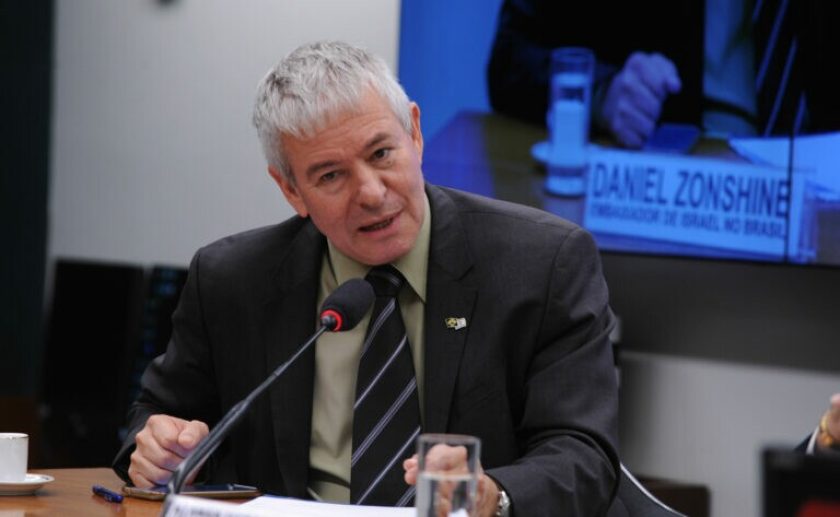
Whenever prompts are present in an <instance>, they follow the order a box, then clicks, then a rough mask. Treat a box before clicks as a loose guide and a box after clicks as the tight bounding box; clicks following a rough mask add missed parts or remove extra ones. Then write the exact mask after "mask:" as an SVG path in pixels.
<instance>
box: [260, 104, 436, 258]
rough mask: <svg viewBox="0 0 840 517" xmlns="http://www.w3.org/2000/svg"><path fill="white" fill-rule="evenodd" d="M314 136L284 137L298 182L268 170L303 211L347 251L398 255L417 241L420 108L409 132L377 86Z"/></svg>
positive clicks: (421, 203)
mask: <svg viewBox="0 0 840 517" xmlns="http://www.w3.org/2000/svg"><path fill="white" fill-rule="evenodd" d="M359 108H360V109H359V111H358V113H345V114H341V115H339V116H338V117H336V118H335V120H334V121H332V122H331V123H330V124H329V125H328V126H327V127H326V128H325V129H322V130H320V131H318V132H317V133H316V134H315V135H314V136H312V137H311V138H305V139H299V138H294V137H291V136H288V135H284V136H283V137H282V139H283V140H282V142H283V146H284V149H285V150H286V156H287V159H288V163H289V166H290V167H291V171H292V175H293V177H294V180H295V181H294V183H292V182H290V181H288V180H286V178H285V177H284V176H283V175H282V174H281V173H280V172H279V171H277V170H274V168H272V167H269V173H270V174H271V176H272V177H273V178H274V180H275V181H276V182H277V184H278V185H280V188H281V189H282V190H283V194H284V195H285V196H286V199H287V200H288V201H289V203H290V204H291V205H292V206H293V207H294V209H295V210H296V211H297V213H298V214H299V215H300V216H301V217H307V216H308V217H311V218H312V222H313V223H314V224H315V226H316V227H317V228H318V229H319V230H320V231H321V233H323V234H324V235H326V236H327V238H328V239H329V240H330V242H332V243H333V245H334V246H335V247H336V248H338V249H339V250H340V251H341V252H342V253H344V254H345V255H347V256H349V257H351V258H353V259H355V260H356V261H358V262H361V263H363V264H367V265H379V264H386V263H389V262H393V261H394V260H396V259H398V258H400V257H402V256H403V255H405V254H406V253H408V252H409V250H411V248H412V247H413V246H414V241H415V240H416V239H417V234H418V232H419V231H420V225H421V224H422V223H423V217H424V211H425V199H424V194H423V174H422V172H421V170H420V163H421V161H422V154H423V137H422V135H421V134H420V109H419V108H418V107H417V105H416V104H412V106H411V118H412V132H411V134H410V135H409V134H407V133H406V131H405V129H404V128H403V126H402V124H400V122H399V121H398V120H397V117H396V116H395V115H394V113H393V112H392V111H391V109H390V107H389V106H388V104H387V103H386V102H385V101H384V100H382V98H381V97H380V96H379V95H378V94H376V93H373V92H372V91H369V92H368V94H367V95H366V96H365V97H363V99H362V102H361V103H360V105H359Z"/></svg>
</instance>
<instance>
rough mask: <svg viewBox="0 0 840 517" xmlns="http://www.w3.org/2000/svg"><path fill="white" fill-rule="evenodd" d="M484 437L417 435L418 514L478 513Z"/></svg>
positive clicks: (423, 516)
mask: <svg viewBox="0 0 840 517" xmlns="http://www.w3.org/2000/svg"><path fill="white" fill-rule="evenodd" d="M480 456H481V440H480V439H478V438H476V437H475V436H467V435H457V434H422V435H420V436H419V437H418V438H417V462H418V476H417V495H416V499H415V500H416V506H417V515H418V517H449V516H457V517H467V516H471V515H475V510H476V490H477V487H478V477H479V465H480V462H479V459H480Z"/></svg>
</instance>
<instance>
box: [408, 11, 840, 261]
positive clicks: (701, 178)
mask: <svg viewBox="0 0 840 517" xmlns="http://www.w3.org/2000/svg"><path fill="white" fill-rule="evenodd" d="M500 6H501V10H500V12H499V16H498V19H497V20H496V21H495V23H496V25H495V26H494V32H493V34H492V37H491V39H490V42H489V48H488V51H487V55H486V56H485V59H486V62H487V76H486V83H482V84H481V87H484V86H486V88H487V91H488V94H489V102H490V107H491V108H492V113H487V112H484V113H481V112H479V111H472V112H469V111H467V112H465V111H464V110H463V108H460V107H458V106H454V107H453V109H454V110H455V112H456V113H457V114H456V115H455V116H453V117H452V118H450V119H448V120H447V121H446V122H445V124H444V125H443V127H442V129H441V130H440V131H439V132H438V133H436V134H434V135H433V136H432V137H431V138H430V139H429V142H428V145H427V149H426V156H425V159H424V164H423V165H424V172H425V173H426V176H427V179H429V180H430V181H431V182H433V183H439V184H443V185H448V186H453V187H458V188H462V189H465V190H470V191H474V192H477V193H481V194H485V195H490V196H493V197H497V198H501V199H506V200H510V201H515V202H520V203H524V204H531V205H534V206H537V207H539V208H543V209H546V210H548V211H551V212H554V213H557V214H558V215H561V216H563V217H566V218H568V219H571V220H573V221H575V222H578V223H580V224H582V225H583V226H584V227H586V228H587V229H589V230H590V231H591V232H592V233H593V235H594V236H595V238H596V241H597V242H598V244H599V246H600V248H601V249H602V250H605V251H619V252H631V253H649V254H658V255H677V256H691V257H712V258H725V259H743V260H758V261H767V262H775V263H796V264H820V265H840V100H838V97H840V96H838V95H836V92H837V91H840V82H838V79H836V78H835V74H832V73H831V71H832V70H833V63H834V62H835V61H836V59H835V58H834V57H835V54H837V52H838V51H837V49H840V35H838V34H839V33H840V31H837V30H835V29H834V28H832V27H831V24H832V21H833V20H837V19H840V5H838V4H836V3H834V4H832V3H831V2H826V1H824V0H808V1H806V2H772V1H765V2H746V1H745V2H734V3H733V2H722V1H717V0H708V1H706V2H702V1H698V0H681V1H655V0H648V1H645V2H624V3H610V4H609V6H608V9H607V8H604V6H602V5H601V4H600V3H598V2H586V3H575V4H569V3H561V2H553V3H552V2H537V1H524V0H520V1H516V2H514V1H503V2H500ZM652 11H656V12H659V13H660V15H658V16H650V15H649V13H650V12H652ZM663 19H667V20H668V23H662V22H661V20H663ZM427 29H428V27H427ZM480 31H481V29H477V28H475V27H471V26H463V27H460V29H459V41H461V40H462V41H463V42H466V41H469V40H470V38H471V35H473V33H477V34H480ZM411 35H412V33H410V32H408V33H406V35H404V36H403V40H402V42H401V44H402V45H403V47H405V48H409V47H410V46H411V45H412V41H411V39H410V38H411ZM561 47H577V48H584V49H587V50H588V51H589V52H590V54H591V59H592V61H591V63H589V64H587V63H586V62H585V60H584V61H583V64H581V58H577V59H578V62H577V63H572V64H568V63H563V62H561V61H560V59H559V56H558V53H557V52H556V50H557V49H558V48H561ZM450 48H451V50H452V56H449V55H445V53H442V52H439V53H438V55H436V57H435V59H434V60H433V59H430V58H429V57H428V56H426V55H422V54H420V53H418V52H417V50H416V49H415V50H414V51H411V50H410V48H409V50H405V49H402V51H401V62H400V67H401V68H400V70H401V72H402V71H406V74H405V76H406V77H405V79H406V81H405V83H406V88H407V90H408V93H409V95H410V96H412V89H413V88H414V87H415V85H416V84H418V83H419V81H421V80H426V81H430V82H434V85H432V91H434V92H437V93H438V95H428V96H427V97H426V98H421V99H418V100H419V101H420V102H421V108H424V104H423V103H425V104H426V105H428V104H429V103H431V104H432V106H434V105H435V104H436V103H437V102H447V99H450V98H452V97H453V96H452V95H450V94H448V91H449V90H450V89H453V88H459V87H461V85H453V84H450V83H449V82H446V81H439V80H438V79H437V78H436V76H435V75H434V74H429V73H426V74H424V75H425V76H426V78H425V79H422V78H420V77H419V76H418V73H417V72H411V70H413V69H414V67H415V66H417V67H422V66H423V64H424V63H428V62H433V63H436V64H435V66H434V68H435V69H440V70H447V69H449V68H451V67H449V66H447V65H446V64H445V63H446V61H447V60H448V59H459V58H460V57H459V52H462V49H461V46H460V45H459V44H458V43H457V42H451V43H450ZM418 55H419V57H415V56H418ZM412 59H414V60H413V61H412ZM437 59H439V60H440V62H441V63H438V62H437V61H436V60H437ZM461 59H462V58H461ZM424 60H425V61H424ZM464 66H467V65H464ZM421 69H422V68H421ZM401 75H402V74H401ZM581 77H584V79H581V80H578V79H580V78H581ZM401 79H402V77H401ZM482 79H484V78H482ZM573 79H574V80H573ZM586 84H588V85H589V86H588V87H587V86H581V85H586ZM463 87H464V88H466V86H463ZM420 91H421V92H422V85H421V88H420ZM438 98H440V100H439V99H438ZM576 102H577V103H578V104H580V105H581V106H584V109H581V108H579V107H577V106H576ZM437 111H439V110H438V109H436V108H434V107H433V108H432V109H431V112H432V113H435V112H437ZM581 124H583V127H584V128H585V129H584V130H580V129H579V126H580V125H581ZM575 182H577V183H575Z"/></svg>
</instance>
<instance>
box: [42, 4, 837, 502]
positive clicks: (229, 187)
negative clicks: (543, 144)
mask: <svg viewBox="0 0 840 517" xmlns="http://www.w3.org/2000/svg"><path fill="white" fill-rule="evenodd" d="M399 10H400V5H399V2H397V1H396V0H365V1H354V2H347V1H344V0H334V1H329V0H317V1H316V0H262V1H248V2H233V1H222V0H202V1H200V2H199V1H194V0H173V1H171V2H158V1H152V0H142V1H141V0H130V1H123V2H113V1H112V0H75V1H72V2H71V1H69V0H58V2H57V6H56V47H55V48H56V51H55V53H56V54H55V60H56V71H55V89H54V105H55V118H54V121H53V148H52V165H51V174H52V177H51V192H50V204H49V210H50V240H49V245H48V249H49V255H48V258H49V260H50V261H52V260H54V259H55V258H56V257H65V256H71V257H82V258H94V259H103V260H114V261H129V262H134V263H140V264H144V265H149V264H152V263H159V262H164V263H171V264H175V265H186V264H187V262H188V260H189V258H190V256H191V255H192V253H193V252H194V250H195V249H196V248H197V247H199V246H201V245H202V244H205V243H207V242H209V241H211V240H213V239H216V238H218V237H221V236H223V235H226V234H228V233H231V232H235V231H239V230H242V229H245V228H250V227H253V226H258V225H263V224H270V223H273V222H276V221H279V220H281V219H283V218H285V217H287V216H288V215H290V214H291V209H290V208H289V207H288V205H287V204H286V203H285V201H284V200H283V199H282V197H281V194H280V192H279V191H278V190H277V189H276V187H275V186H274V185H273V183H271V181H270V179H269V178H268V175H267V174H266V172H265V164H264V162H263V159H262V157H261V154H260V150H259V147H258V143H257V140H256V135H255V133H254V130H253V129H252V128H251V126H250V121H249V117H250V109H251V103H252V97H253V92H254V88H255V87H256V84H257V82H258V81H259V79H260V78H261V77H262V75H263V74H264V73H265V71H266V70H267V69H268V68H269V67H270V66H271V65H272V64H273V63H275V62H276V61H277V60H278V59H279V58H280V57H281V56H282V55H283V54H285V53H286V52H288V51H289V50H291V49H292V48H293V47H294V46H296V45H297V44H299V43H301V42H304V41H309V40H313V39H320V38H342V39H347V40H350V41H352V42H355V43H360V44H363V45H365V46H368V47H369V48H370V49H371V50H373V51H375V52H377V53H380V54H382V55H383V56H384V57H385V58H386V59H387V60H388V62H389V63H391V64H392V66H394V68H395V69H396V66H397V63H396V56H397V46H398V27H399ZM704 264H705V263H698V262H692V261H688V262H685V263H680V264H679V265H678V266H673V265H671V266H669V265H667V264H665V265H663V264H662V263H659V262H657V261H655V260H654V261H649V260H648V259H639V261H634V260H630V261H627V260H624V259H621V258H620V259H619V260H618V261H616V260H615V259H614V258H611V257H607V258H606V261H605V266H606V269H607V274H608V278H609V279H610V282H611V283H612V285H611V288H612V291H613V293H614V296H615V301H616V307H617V309H618V310H619V312H620V313H621V314H622V316H623V317H624V327H625V332H624V336H625V339H624V341H625V344H626V345H627V346H628V347H629V348H631V350H632V351H631V352H629V353H627V354H626V355H625V358H624V359H625V368H624V372H623V388H622V409H621V411H622V418H621V436H622V441H623V456H624V459H625V462H626V463H627V464H628V465H629V466H630V467H631V469H634V470H636V471H638V472H640V473H644V474H647V475H657V476H664V477H670V478H675V479H681V480H686V481H692V482H702V483H705V484H707V485H708V486H709V487H710V488H711V490H712V497H713V515H715V516H717V517H728V516H732V515H739V516H741V515H758V512H759V506H758V480H759V477H758V463H757V450H758V448H759V447H760V446H761V445H762V444H764V443H766V442H770V441H779V440H781V441H785V442H790V443H793V442H795V441H798V440H799V439H800V438H802V437H804V434H805V433H807V432H808V431H809V430H810V429H811V427H812V426H813V425H814V424H816V418H817V417H818V415H819V414H820V412H821V410H822V409H823V408H824V407H825V406H826V404H827V400H828V395H829V394H830V393H831V392H832V391H840V375H838V365H837V364H830V363H826V364H825V365H824V367H823V368H821V371H816V370H815V369H814V368H812V367H811V366H809V365H808V364H800V363H794V365H793V366H792V367H789V366H781V365H780V363H785V362H786V361H788V358H789V357H791V356H796V354H795V353H792V354H791V352H792V351H794V350H795V349H797V348H798V347H800V346H803V341H804V342H805V345H808V344H809V343H810V344H811V345H813V341H814V339H817V340H821V341H820V343H819V347H831V346H833V345H834V346H835V348H836V339H835V340H833V341H826V340H827V339H830V338H831V337H833V336H830V335H827V334H828V333H829V330H830V329H832V328H834V327H835V322H834V321H833V319H832V318H831V317H829V316H827V314H826V311H827V310H828V309H827V308H826V307H825V306H824V305H822V304H821V305H817V304H815V303H813V304H812V303H806V304H805V305H802V303H801V300H802V299H803V298H802V297H803V295H804V299H809V297H808V293H809V292H815V291H813V289H814V285H813V284H812V283H808V286H809V287H806V288H803V289H799V290H795V291H796V292H797V296H796V297H794V298H792V299H790V300H787V301H785V297H784V293H785V289H783V288H781V287H779V289H777V290H776V291H774V293H775V294H774V297H776V298H778V299H776V300H775V301H774V302H773V303H772V304H771V305H770V306H769V307H765V308H764V309H762V308H761V306H760V303H761V297H762V293H763V292H765V291H763V290H764V289H766V287H767V286H766V283H767V282H768V281H771V282H772V281H773V279H774V278H782V277H780V276H778V275H777V274H774V273H772V271H770V272H769V273H768V275H767V276H766V277H763V276H762V277H760V278H754V280H747V281H745V282H743V283H742V284H741V285H740V286H739V288H738V289H734V288H733V289H729V288H728V287H727V286H728V285H731V284H737V282H738V279H739V278H741V277H740V275H739V273H738V272H734V273H732V272H730V273H726V274H725V275H724V276H723V277H722V281H723V282H725V285H720V284H718V285H717V287H716V286H715V285H709V286H708V290H707V289H706V288H702V287H701V289H700V290H699V291H696V292H690V291H687V290H686V289H687V287H686V286H684V285H681V284H675V283H674V282H675V281H676V280H675V279H679V278H693V279H694V281H699V280H701V279H702V278H703V277H702V276H698V275H702V274H707V275H709V277H710V278H714V277H715V275H716V273H715V272H714V271H708V270H705V273H704V269H703V268H705V267H707V266H705V265H704ZM745 267H746V266H745ZM663 268H664V269H663ZM669 268H670V269H669ZM674 268H676V269H674ZM696 268H700V269H696ZM669 271H670V272H669ZM660 273H662V275H660ZM780 274H781V275H784V274H785V273H780ZM660 277H661V278H660ZM828 278H829V279H834V277H833V276H830V277H828ZM768 279H769V280H768ZM785 281H786V282H787V281H790V282H792V284H791V287H792V288H795V287H796V285H797V280H796V278H792V279H788V280H785ZM700 283H701V284H703V282H700ZM817 283H819V281H817ZM48 284H49V282H48ZM831 288H833V287H832V286H826V287H824V288H823V289H825V291H820V293H825V292H830V291H829V289H831ZM715 289H717V290H715ZM721 289H723V290H722V291H721ZM834 291H836V289H834ZM739 292H741V293H743V294H744V295H745V298H743V299H739V298H738V295H737V293H739ZM716 293H717V294H716ZM670 297H679V298H681V300H682V301H681V302H680V303H669V301H668V300H669V298H670ZM816 298H818V299H820V300H823V299H824V298H825V296H824V295H823V294H818V295H817V296H816ZM744 303H753V304H759V306H758V307H756V308H755V309H754V310H750V311H746V312H738V311H739V307H741V306H743V304H744ZM721 304H722V305H721ZM719 307H720V309H719ZM733 310H734V311H735V312H734V313H733V312H732V311H733ZM771 322H772V324H770V323H771ZM815 325H816V328H818V331H817V332H816V334H815V333H814V328H815ZM774 329H775V330H774ZM779 329H782V330H783V331H780V330H779ZM814 336H817V337H816V338H815V337H814ZM744 341H746V342H748V344H749V346H750V351H749V353H746V354H742V353H739V352H737V351H736V352H733V353H720V352H726V351H727V350H730V349H732V350H737V349H738V343H740V342H744ZM763 341H766V342H767V343H768V346H767V348H766V355H768V356H772V357H773V358H774V361H769V362H768V361H764V360H762V359H761V353H762V349H761V347H758V346H757V344H759V343H760V342H763ZM823 349H825V348H823ZM704 351H705V352H704ZM809 353H810V352H809ZM733 354H734V355H733ZM779 354H781V355H779ZM785 354H789V355H785Z"/></svg>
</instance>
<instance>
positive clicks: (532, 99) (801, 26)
mask: <svg viewBox="0 0 840 517" xmlns="http://www.w3.org/2000/svg"><path fill="white" fill-rule="evenodd" d="M839 6H840V4H838V3H836V2H831V1H829V0H804V1H801V2H799V1H797V2H777V1H774V0H756V2H755V3H754V2H752V1H750V0H740V1H735V2H732V1H729V0H706V1H703V0H663V1H654V0H648V1H643V2H610V3H609V4H607V3H605V2H551V1H547V0H504V2H503V4H502V7H501V10H500V13H499V20H498V28H497V32H496V37H495V41H494V43H493V48H492V53H491V57H490V61H489V64H488V68H487V81H488V91H489V96H490V103H491V105H492V106H493V109H494V110H496V111H498V112H500V113H504V114H507V115H512V116H514V117H518V118H522V119H525V120H529V121H531V122H535V123H539V124H544V123H545V116H546V110H547V104H548V84H549V62H550V53H551V51H552V50H553V49H555V48H557V47H561V46H583V47H589V48H591V49H593V50H594V52H595V55H596V59H597V62H596V68H595V74H594V87H593V102H592V120H593V122H594V124H593V125H594V130H595V131H597V132H600V133H604V134H607V135H609V136H611V137H612V138H613V139H614V140H615V141H616V142H617V143H619V144H620V145H623V146H626V147H629V148H639V147H642V146H643V145H644V144H645V143H646V142H647V140H648V139H649V138H650V136H651V135H652V134H653V133H654V130H655V129H656V127H657V124H658V123H659V122H660V121H666V122H679V123H687V124H692V125H695V126H697V127H699V128H702V129H703V130H705V131H708V132H714V133H717V134H726V135H738V136H744V135H756V134H757V135H774V134H790V133H792V132H793V133H800V132H805V131H807V132H817V131H827V130H837V129H840V99H838V95H837V93H836V92H837V91H840V82H838V80H837V79H836V77H837V74H835V73H834V71H833V69H834V68H835V67H836V56H837V53H838V49H840V36H838V31H837V30H836V28H835V25H836V22H837V20H838V19H840V7H839ZM704 20H706V23H705V24H704V23H703V21H704Z"/></svg>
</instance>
